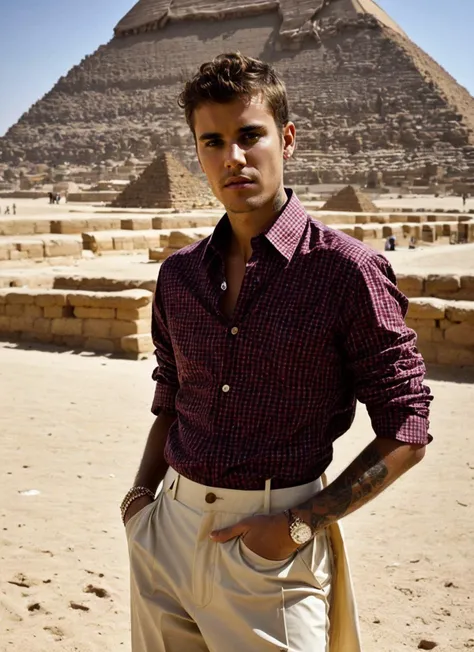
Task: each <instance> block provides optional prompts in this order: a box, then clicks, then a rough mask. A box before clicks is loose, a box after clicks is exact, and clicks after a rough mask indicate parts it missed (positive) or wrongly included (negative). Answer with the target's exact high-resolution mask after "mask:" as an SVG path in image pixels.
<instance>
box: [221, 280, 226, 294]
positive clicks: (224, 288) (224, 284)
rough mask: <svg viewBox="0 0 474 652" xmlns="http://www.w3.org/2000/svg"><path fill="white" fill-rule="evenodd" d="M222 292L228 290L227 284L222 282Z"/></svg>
mask: <svg viewBox="0 0 474 652" xmlns="http://www.w3.org/2000/svg"><path fill="white" fill-rule="evenodd" d="M221 290H224V292H225V290H227V283H226V282H225V281H222V283H221Z"/></svg>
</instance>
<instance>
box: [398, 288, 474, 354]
mask: <svg viewBox="0 0 474 652" xmlns="http://www.w3.org/2000/svg"><path fill="white" fill-rule="evenodd" d="M407 325H408V326H410V328H413V330H415V331H416V334H417V336H418V338H417V346H418V349H419V351H420V353H421V354H422V355H423V357H424V359H425V361H426V362H428V363H437V364H441V365H452V366H469V367H470V366H474V302H472V301H446V300H444V299H436V298H430V299H423V298H418V299H411V300H410V306H409V309H408V315H407Z"/></svg>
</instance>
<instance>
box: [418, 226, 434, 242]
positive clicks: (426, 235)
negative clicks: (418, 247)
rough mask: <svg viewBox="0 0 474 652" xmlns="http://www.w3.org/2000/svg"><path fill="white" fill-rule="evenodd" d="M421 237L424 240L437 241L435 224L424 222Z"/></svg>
mask: <svg viewBox="0 0 474 652" xmlns="http://www.w3.org/2000/svg"><path fill="white" fill-rule="evenodd" d="M421 239H422V240H423V242H435V241H436V232H435V229H434V227H433V226H431V225H429V224H424V225H423V229H422V231H421Z"/></svg>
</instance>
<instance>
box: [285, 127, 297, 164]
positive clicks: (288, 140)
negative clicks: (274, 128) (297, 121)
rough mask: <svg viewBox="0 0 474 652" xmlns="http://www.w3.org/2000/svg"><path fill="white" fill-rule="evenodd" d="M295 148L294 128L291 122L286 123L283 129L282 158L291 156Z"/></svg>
mask: <svg viewBox="0 0 474 652" xmlns="http://www.w3.org/2000/svg"><path fill="white" fill-rule="evenodd" d="M295 148H296V127H295V125H294V124H293V122H288V124H286V125H285V127H284V129H283V158H285V159H289V158H291V156H293V152H294V151H295Z"/></svg>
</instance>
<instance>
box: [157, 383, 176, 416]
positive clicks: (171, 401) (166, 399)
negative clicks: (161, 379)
mask: <svg viewBox="0 0 474 652" xmlns="http://www.w3.org/2000/svg"><path fill="white" fill-rule="evenodd" d="M175 401H176V389H174V388H173V387H169V386H168V385H162V384H161V383H156V387H155V396H154V397H153V403H152V406H151V411H152V413H153V414H154V415H155V416H158V415H159V414H160V412H161V411H162V410H167V411H168V412H175V411H176V406H175Z"/></svg>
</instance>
